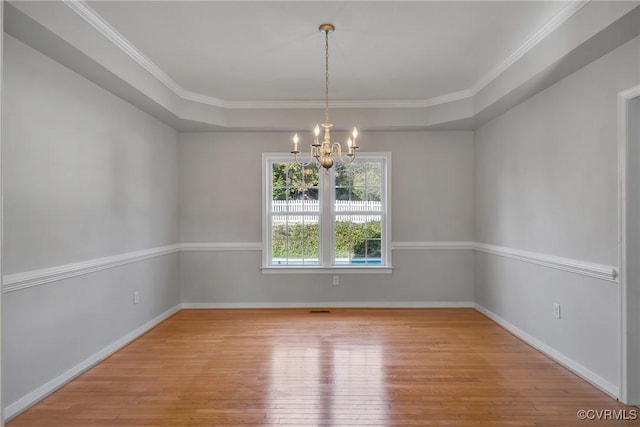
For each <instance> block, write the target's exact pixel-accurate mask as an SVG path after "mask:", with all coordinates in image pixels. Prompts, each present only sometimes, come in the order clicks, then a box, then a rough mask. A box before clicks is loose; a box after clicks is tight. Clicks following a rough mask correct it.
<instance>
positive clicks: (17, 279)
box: [2, 245, 180, 293]
mask: <svg viewBox="0 0 640 427" xmlns="http://www.w3.org/2000/svg"><path fill="white" fill-rule="evenodd" d="M179 251H180V245H168V246H159V247H157V248H151V249H145V250H141V251H135V252H126V253H123V254H118V255H113V256H108V257H104V258H96V259H91V260H88V261H82V262H76V263H72V264H64V265H58V266H56V267H50V268H43V269H40V270H32V271H27V272H24V273H17V274H8V275H6V276H4V278H3V288H2V293H8V292H14V291H19V290H21V289H27V288H32V287H34V286H40V285H44V284H47V283H51V282H57V281H59V280H64V279H69V278H71V277H76V276H81V275H83V274H89V273H95V272H97V271H101V270H106V269H109V268H114V267H119V266H121V265H125V264H131V263H134V262H139V261H143V260H146V259H149V258H155V257H158V256H162V255H168V254H172V253H176V252H179Z"/></svg>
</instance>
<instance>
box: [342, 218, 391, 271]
mask: <svg viewBox="0 0 640 427" xmlns="http://www.w3.org/2000/svg"><path fill="white" fill-rule="evenodd" d="M381 228H382V218H381V216H380V215H358V214H349V215H345V214H341V215H336V222H335V248H334V253H335V263H336V264H341V265H344V264H380V263H381V257H382V251H381V249H382V243H381Z"/></svg>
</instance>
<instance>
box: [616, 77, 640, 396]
mask: <svg viewBox="0 0 640 427" xmlns="http://www.w3.org/2000/svg"><path fill="white" fill-rule="evenodd" d="M639 96H640V85H638V86H634V87H632V88H630V89H628V90H625V91H623V92H620V93H619V94H618V258H619V259H618V264H619V269H620V277H619V282H620V291H619V296H618V302H619V304H620V307H619V314H620V319H619V324H620V367H619V375H620V395H619V398H620V401H621V402H623V403H635V402H630V396H629V394H628V383H629V382H628V369H627V367H628V364H629V360H628V351H629V348H628V340H627V335H628V334H627V331H628V328H629V326H628V322H627V318H628V310H627V292H628V283H627V198H628V193H627V191H628V190H627V179H628V175H627V174H628V171H627V162H628V150H629V144H628V135H627V125H628V120H627V111H628V104H629V101H630V100H631V99H633V98H636V97H639Z"/></svg>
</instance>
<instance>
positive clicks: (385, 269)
mask: <svg viewBox="0 0 640 427" xmlns="http://www.w3.org/2000/svg"><path fill="white" fill-rule="evenodd" d="M260 270H261V271H262V274H391V273H393V267H389V266H375V267H355V266H354V267H351V266H332V267H316V266H290V265H288V266H282V267H278V266H266V267H261V268H260Z"/></svg>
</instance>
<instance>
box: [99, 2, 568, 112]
mask: <svg viewBox="0 0 640 427" xmlns="http://www.w3.org/2000/svg"><path fill="white" fill-rule="evenodd" d="M568 3H569V2H560V1H552V2H547V1H497V2H485V1H471V2H462V1H449V2H442V1H438V2H436V1H389V2H382V1H339V2H327V1H298V2H291V1H288V2H282V1H159V2H156V1H115V2H114V1H98V2H94V1H91V2H87V4H88V5H89V6H90V7H91V8H92V9H94V10H95V12H97V14H98V15H99V16H100V17H102V18H103V20H104V21H106V22H107V23H108V24H109V25H110V26H111V27H113V29H115V30H116V31H117V32H118V33H120V35H121V36H123V37H124V38H125V39H126V40H128V41H129V43H131V44H132V45H133V46H135V48H137V49H138V50H139V51H140V52H141V53H142V54H143V55H144V56H146V57H147V58H148V59H149V60H151V61H152V62H153V63H155V64H156V65H157V66H158V67H159V68H160V69H161V70H162V71H164V72H165V73H166V74H167V75H168V76H169V77H170V78H171V79H172V80H173V81H174V82H176V83H177V84H178V85H179V86H180V87H181V88H182V89H184V90H186V91H189V92H194V93H197V94H201V95H206V96H208V97H212V98H217V99H220V100H223V101H305V100H321V99H323V96H324V37H323V34H322V33H320V32H319V31H318V25H319V24H321V23H323V22H331V23H333V24H334V25H335V26H336V32H335V33H333V34H331V35H330V39H329V44H330V75H331V77H330V82H331V99H332V100H428V99H432V98H436V97H442V96H444V95H448V94H451V93H455V92H459V91H465V90H470V89H473V88H474V86H476V85H477V84H478V83H479V82H482V81H484V80H486V79H485V77H486V76H488V75H490V74H491V73H492V71H494V70H495V69H496V68H497V67H500V65H501V64H502V63H503V62H504V61H505V60H506V59H507V58H508V57H509V55H510V54H512V53H513V52H514V51H516V50H517V49H518V48H519V47H521V46H522V45H523V44H524V43H525V42H527V40H528V39H529V38H530V37H531V36H532V35H534V34H535V33H536V32H537V31H538V30H540V29H541V28H542V27H543V26H544V25H545V24H546V23H547V22H549V21H550V20H552V19H553V18H554V17H555V16H557V15H558V14H559V13H560V12H561V11H562V10H563V8H565V7H567V4H568Z"/></svg>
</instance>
